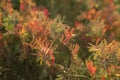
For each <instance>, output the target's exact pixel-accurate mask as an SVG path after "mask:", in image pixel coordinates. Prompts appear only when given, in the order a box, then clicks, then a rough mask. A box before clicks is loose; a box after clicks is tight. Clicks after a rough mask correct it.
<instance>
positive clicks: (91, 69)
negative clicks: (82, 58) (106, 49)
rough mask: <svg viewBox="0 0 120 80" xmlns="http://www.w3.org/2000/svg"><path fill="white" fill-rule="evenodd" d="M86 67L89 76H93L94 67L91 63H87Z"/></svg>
mask: <svg viewBox="0 0 120 80" xmlns="http://www.w3.org/2000/svg"><path fill="white" fill-rule="evenodd" d="M86 65H87V69H88V71H89V72H90V74H91V76H94V75H95V73H96V67H94V65H93V62H92V61H89V62H87V64H86Z"/></svg>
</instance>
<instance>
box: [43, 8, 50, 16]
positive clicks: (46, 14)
mask: <svg viewBox="0 0 120 80" xmlns="http://www.w3.org/2000/svg"><path fill="white" fill-rule="evenodd" d="M43 13H44V15H45V16H46V17H48V16H49V11H48V9H46V8H45V9H43Z"/></svg>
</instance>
